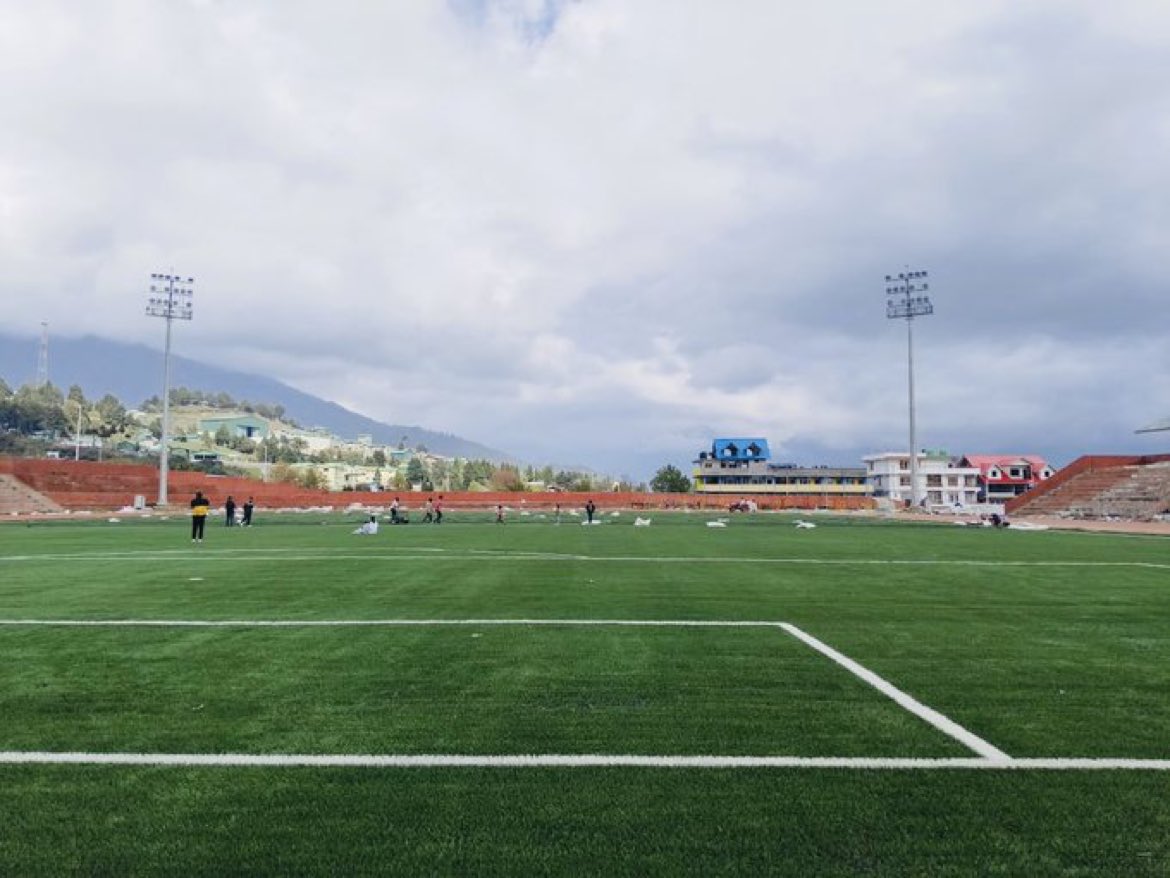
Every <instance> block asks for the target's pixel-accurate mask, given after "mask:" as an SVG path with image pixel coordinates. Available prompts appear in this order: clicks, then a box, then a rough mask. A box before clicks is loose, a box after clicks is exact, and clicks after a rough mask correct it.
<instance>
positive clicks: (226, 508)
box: [223, 494, 236, 527]
mask: <svg viewBox="0 0 1170 878" xmlns="http://www.w3.org/2000/svg"><path fill="white" fill-rule="evenodd" d="M223 523H224V526H225V527H231V526H232V525H233V524H235V523H236V501H235V500H233V499H232V495H231V494H228V498H227V502H226V503H224V504H223Z"/></svg>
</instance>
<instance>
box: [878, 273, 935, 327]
mask: <svg viewBox="0 0 1170 878" xmlns="http://www.w3.org/2000/svg"><path fill="white" fill-rule="evenodd" d="M929 276H930V275H929V272H925V271H903V272H899V273H898V274H895V275H891V274H887V275H886V295H887V296H891V297H893V296H896V297H897V298H890V299H888V300H887V301H886V316H887V317H889V318H890V319H894V318H902V319H906V320H911V319H913V318H915V317H922V316H924V315H927V314H933V313H934V306H933V305H931V303H930V298H929V297H928V296H926V295H924V294H925V293H926V292H927V291H928V290H929V289H930V284H928V283H927V282H926V278H927V277H929Z"/></svg>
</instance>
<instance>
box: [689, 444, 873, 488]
mask: <svg viewBox="0 0 1170 878" xmlns="http://www.w3.org/2000/svg"><path fill="white" fill-rule="evenodd" d="M770 460H771V452H770V451H769V450H768V440H767V439H763V438H759V437H748V438H738V439H716V440H715V441H714V442H713V443H712V444H711V450H710V451H702V452H700V453H699V456H698V458H697V459H696V460H695V461H694V471H693V472H692V477H693V479H694V483H695V493H697V494H727V495H732V496H747V495H752V494H769V495H779V496H787V497H805V498H816V497H828V496H833V497H842V496H850V497H866V496H869V493H870V488H869V485H868V484H867V482H866V478H865V476H866V473H865V469H864V468H863V467H831V466H797V465H795V464H787V463H785V464H774V463H771V462H770Z"/></svg>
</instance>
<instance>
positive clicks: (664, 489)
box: [650, 463, 691, 494]
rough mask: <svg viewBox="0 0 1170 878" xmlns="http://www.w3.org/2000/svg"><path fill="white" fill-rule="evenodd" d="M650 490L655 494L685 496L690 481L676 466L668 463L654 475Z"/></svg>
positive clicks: (689, 487) (689, 486)
mask: <svg viewBox="0 0 1170 878" xmlns="http://www.w3.org/2000/svg"><path fill="white" fill-rule="evenodd" d="M650 489H651V490H652V491H654V492H655V493H657V494H685V493H687V492H688V491H689V490H690V489H691V480H690V479H689V478H687V477H686V476H684V475H683V474H682V472H681V471H680V470H679V468H678V467H677V466H674V465H672V464H669V463H668V464H667V465H666V466H664V467H662V468H661V469H660V470H658V472H656V473H655V474H654V478H652V479H651V480H650Z"/></svg>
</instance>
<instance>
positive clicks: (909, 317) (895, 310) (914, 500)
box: [886, 269, 934, 509]
mask: <svg viewBox="0 0 1170 878" xmlns="http://www.w3.org/2000/svg"><path fill="white" fill-rule="evenodd" d="M927 277H928V274H927V272H925V271H910V270H909V269H907V270H906V271H903V272H901V273H899V274H895V275H890V274H887V275H886V317H887V318H888V319H890V320H905V321H906V372H907V375H908V383H909V397H910V507H911V508H912V509H917V508H918V438H917V435H916V432H915V418H914V414H915V413H914V318H915V317H925V316H927V315H929V314H933V313H934V306H933V305H932V304H931V303H930V297H929V296H927V295H926V293H927V291H928V290H929V289H930V284H929V283H927Z"/></svg>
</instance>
